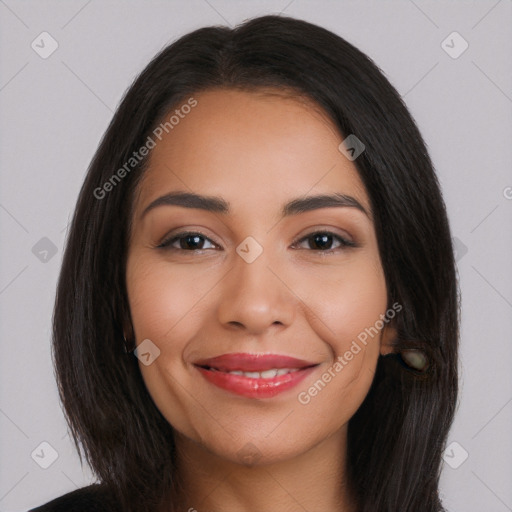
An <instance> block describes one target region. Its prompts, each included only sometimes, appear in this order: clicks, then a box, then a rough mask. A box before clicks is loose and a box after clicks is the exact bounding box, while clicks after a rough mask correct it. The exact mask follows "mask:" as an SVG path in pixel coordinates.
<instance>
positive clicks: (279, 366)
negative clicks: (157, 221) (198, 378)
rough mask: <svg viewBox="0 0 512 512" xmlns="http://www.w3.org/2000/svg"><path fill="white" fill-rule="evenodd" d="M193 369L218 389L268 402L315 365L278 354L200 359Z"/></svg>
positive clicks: (300, 379) (295, 382)
mask: <svg viewBox="0 0 512 512" xmlns="http://www.w3.org/2000/svg"><path fill="white" fill-rule="evenodd" d="M194 366H195V367H196V368H197V369H198V370H199V372H200V373H201V375H202V376H203V377H204V378H205V379H206V380H207V381H208V382H210V383H211V384H214V385H215V386H217V387H219V388H222V389H225V390H227V391H230V392H232V393H236V394H238V395H242V396H246V397H248V398H271V397H273V396H276V395H277V394H278V393H281V392H284V391H287V390H289V389H291V388H292V387H294V386H296V385H297V384H298V383H299V382H300V381H302V380H303V379H304V378H305V377H306V376H307V375H309V374H310V373H311V372H312V371H313V369H314V368H315V367H316V366H318V364H317V363H314V362H310V361H306V360H304V359H297V358H295V357H290V356H283V355H278V354H246V353H234V354H223V355H221V356H217V357H213V358H209V359H201V360H198V361H196V362H195V363H194ZM229 372H236V373H229Z"/></svg>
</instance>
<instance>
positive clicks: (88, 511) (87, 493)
mask: <svg viewBox="0 0 512 512" xmlns="http://www.w3.org/2000/svg"><path fill="white" fill-rule="evenodd" d="M117 510H118V508H117V507H116V504H115V501H114V496H113V492H112V490H111V489H109V488H108V487H106V486H104V485H102V484H92V485H89V486H87V487H82V488H81V489H76V490H75V491H72V492H69V493H67V494H64V495H62V496H60V497H58V498H56V499H54V500H52V501H49V502H48V503H45V504H44V505H41V506H39V507H36V508H33V509H30V510H29V511H28V512H114V511H117Z"/></svg>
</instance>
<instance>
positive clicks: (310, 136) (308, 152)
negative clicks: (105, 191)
mask: <svg viewBox="0 0 512 512" xmlns="http://www.w3.org/2000/svg"><path fill="white" fill-rule="evenodd" d="M193 98H194V99H195V100H196V101H197V104H196V106H194V107H193V108H191V109H190V111H188V110H189V109H187V111H188V113H187V114H183V113H182V114H181V115H180V116H179V119H178V117H176V116H175V117H174V119H173V121H174V123H173V125H172V128H170V127H169V126H171V125H169V126H168V128H167V130H168V133H166V131H163V134H162V135H161V136H160V137H161V140H159V139H158V138H155V137H154V140H155V143H156V145H155V147H154V148H153V149H152V150H151V153H150V157H149V165H148V167H147V170H146V172H145V175H144V177H143V180H142V182H141V184H140V187H139V194H138V201H137V203H138V204H137V209H138V210H140V208H142V207H143V206H144V205H145V204H147V203H149V202H150V201H152V200H154V199H155V198H156V197H158V196H159V195H161V194H164V193H167V192H169V191H172V190H174V189H179V190H189V191H194V192H200V193H207V194H211V195H219V196H223V197H226V199H228V200H229V202H230V203H232V204H237V203H240V204H242V203H243V206H244V207H247V208H249V207H252V208H256V209H257V210H258V209H259V208H262V207H263V206H264V205H268V204H274V202H275V208H276V209H277V208H278V207H280V206H281V204H283V203H284V202H285V200H286V198H288V197H290V196H293V197H297V196H305V195H308V194H309V193H313V192H314V193H324V192H333V191H336V192H340V193H344V194H350V195H352V196H354V197H356V198H357V199H358V200H359V201H360V202H361V203H362V204H363V206H365V207H367V208H368V209H369V204H368V198H367V195H366V192H365V189H364V186H363V184H362V182H361V179H360V178H359V175H358V173H357V169H356V167H355V165H354V163H353V162H351V161H349V160H348V159H347V158H346V157H345V156H344V155H343V154H342V153H341V152H340V151H339V149H338V146H339V144H340V143H341V141H342V140H343V136H342V135H341V134H340V133H339V132H338V130H337V129H336V127H335V126H334V125H333V123H332V122H331V121H330V119H328V117H327V115H326V114H325V113H324V112H323V111H322V110H321V109H320V108H319V107H318V106H317V105H316V104H314V103H313V102H311V101H309V100H307V99H305V98H301V97H290V96H288V95H283V94H281V93H280V92H279V91H275V90H274V91H272V90H260V91H256V92H247V91H239V90H230V89H220V90H210V91H204V92H201V93H199V94H194V95H193ZM186 102H187V99H185V100H184V102H183V104H185V103H186ZM176 109H178V110H179V109H180V105H177V106H175V108H174V109H173V112H174V111H175V110H176ZM173 112H170V113H169V114H168V115H166V116H165V118H164V120H163V122H165V121H168V120H169V118H170V116H171V115H172V114H173ZM176 120H177V121H178V122H176Z"/></svg>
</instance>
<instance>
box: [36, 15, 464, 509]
mask: <svg viewBox="0 0 512 512" xmlns="http://www.w3.org/2000/svg"><path fill="white" fill-rule="evenodd" d="M458 308H459V305H458V290H457V282H456V273H455V264H454V258H453V253H452V244H451V237H450V231H449V225H448V221H447V216H446V210H445V206H444V203H443V200H442V196H441V192H440V189H439V184H438V182H437V179H436V176H435V173H434V170H433V166H432V163H431V161H430V158H429V156H428V153H427V150H426V147H425V144H424V142H423V140H422V137H421V135H420V133H419V132H418V129H417V127H416V125H415V123H414V121H413V120H412V118H411V116H410V114H409V113H408V111H407V109H406V107H405V106H404V104H403V103H402V101H401V99H400V97H399V95H398V94H397V92H396V91H395V90H394V88H393V87H392V86H391V85H390V84H389V82H388V81H387V80H386V79H385V78H384V76H383V75H382V73H381V72H380V71H379V69H378V68H377V67H376V66H375V65H374V64H373V62H372V61H371V60H370V59H369V58H368V57H366V56H365V55H364V54H362V53H361V52H360V51H359V50H357V49H356V48H354V47H353V46H352V45H350V44H349V43H347V42H346V41H344V40H343V39H342V38H340V37H338V36H337V35H335V34H333V33H331V32H329V31H327V30H325V29H323V28H320V27H318V26H315V25H313V24H310V23H307V22H305V21H301V20H296V19H293V18H287V17H284V16H263V17H260V18H255V19H252V20H248V21H246V22H245V23H244V24H242V25H240V26H238V27H236V28H235V29H233V30H231V29H228V28H224V27H208V28H202V29H199V30H196V31H194V32H192V33H190V34H187V35H185V36H184V37H182V38H181V39H179V40H178V41H176V42H175V43H173V44H172V45H170V46H169V47H167V48H165V49H164V50H163V51H162V52H161V53H160V54H159V55H158V56H156V57H155V58H154V59H153V61H152V62H151V63H150V64H149V65H148V66H147V67H146V69H145V70H144V71H143V72H142V74H141V75H140V76H139V77H138V78H137V79H136V81H135V82H134V84H133V85H132V87H131V88H130V89H129V91H128V92H127V94H126V96H125V97H124V99H123V101H122V103H121V105H120V106H119V108H118V110H117V112H116V114H115V116H114V118H113V120H112V122H111V124H110V126H109V128H108V130H107V132H106V134H105V136H104V138H103V140H102V142H101V145H100V147H99V149H98V151H97V153H96V155H95V157H94V159H93V161H92V164H91V166H90V169H89V172H88V174H87V177H86V180H85V183H84V185H83V187H82V190H81V192H80V196H79V199H78V203H77V207H76V211H75V215H74V219H73V222H72V226H71V229H70V233H69V239H68V242H67V248H66V252H65V256H64V261H63V266H62V271H61V275H60V280H59V284H58V290H57V298H56V304H55V313H54V344H53V349H54V362H55V366H56V370H57V379H58V385H59V393H60V397H61V400H62V403H63V406H64V409H65V412H66V415H67V419H68V423H69V426H70V429H71V432H72V435H73V438H74V441H75V444H76V447H77V450H78V451H79V453H80V446H82V449H83V452H84V455H85V458H86V460H87V462H88V463H89V464H90V465H91V467H92V468H93V470H94V472H95V474H96V475H97V476H98V479H99V482H100V483H98V484H94V485H92V486H89V487H86V488H84V489H80V490H78V491H75V492H73V493H70V494H67V495H65V496H63V497H61V498H58V499H57V500H54V501H53V502H51V503H48V504H46V505H44V506H42V507H40V508H37V509H35V510H37V511H40V512H41V511H55V510H61V509H62V510H122V511H138V512H139V511H145V510H147V511H150V510H151V511H152V510H158V511H174V510H189V511H194V510H197V511H199V512H201V511H203V510H215V511H216V512H221V511H228V510H229V511H232V510H237V511H246V510H247V511H253V510H254V511H256V510H258V511H261V510H279V511H288V510H329V511H333V512H334V511H340V512H341V511H343V512H346V511H350V512H356V511H357V512H376V511H379V512H385V511H386V512H391V511H393V512H398V511H399V512H405V511H415V512H419V511H420V512H434V511H436V512H437V511H441V510H443V507H442V504H441V502H440V499H439V491H438V482H439V474H440V468H441V456H442V452H443V448H444V444H445V441H446V437H447V434H448V431H449V428H450V425H451V422H452V420H453V416H454V411H455V406H456V399H457V346H458V325H459V312H458Z"/></svg>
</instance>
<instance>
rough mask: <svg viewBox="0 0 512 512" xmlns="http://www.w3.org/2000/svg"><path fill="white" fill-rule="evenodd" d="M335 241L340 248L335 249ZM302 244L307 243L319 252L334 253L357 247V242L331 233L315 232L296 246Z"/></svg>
mask: <svg viewBox="0 0 512 512" xmlns="http://www.w3.org/2000/svg"><path fill="white" fill-rule="evenodd" d="M333 239H335V240H337V241H338V243H339V246H338V247H337V248H333V247H332V245H333ZM302 242H307V243H309V244H310V246H312V247H313V249H314V250H315V251H317V252H328V253H329V252H334V251H336V250H342V249H343V248H346V247H357V244H356V243H355V242H352V241H351V240H347V239H346V238H343V237H342V236H340V235H337V234H336V233H333V232H331V231H315V232H313V233H310V234H309V235H307V236H305V237H303V238H301V239H300V240H299V241H297V242H295V244H294V245H297V244H301V243H302Z"/></svg>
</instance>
